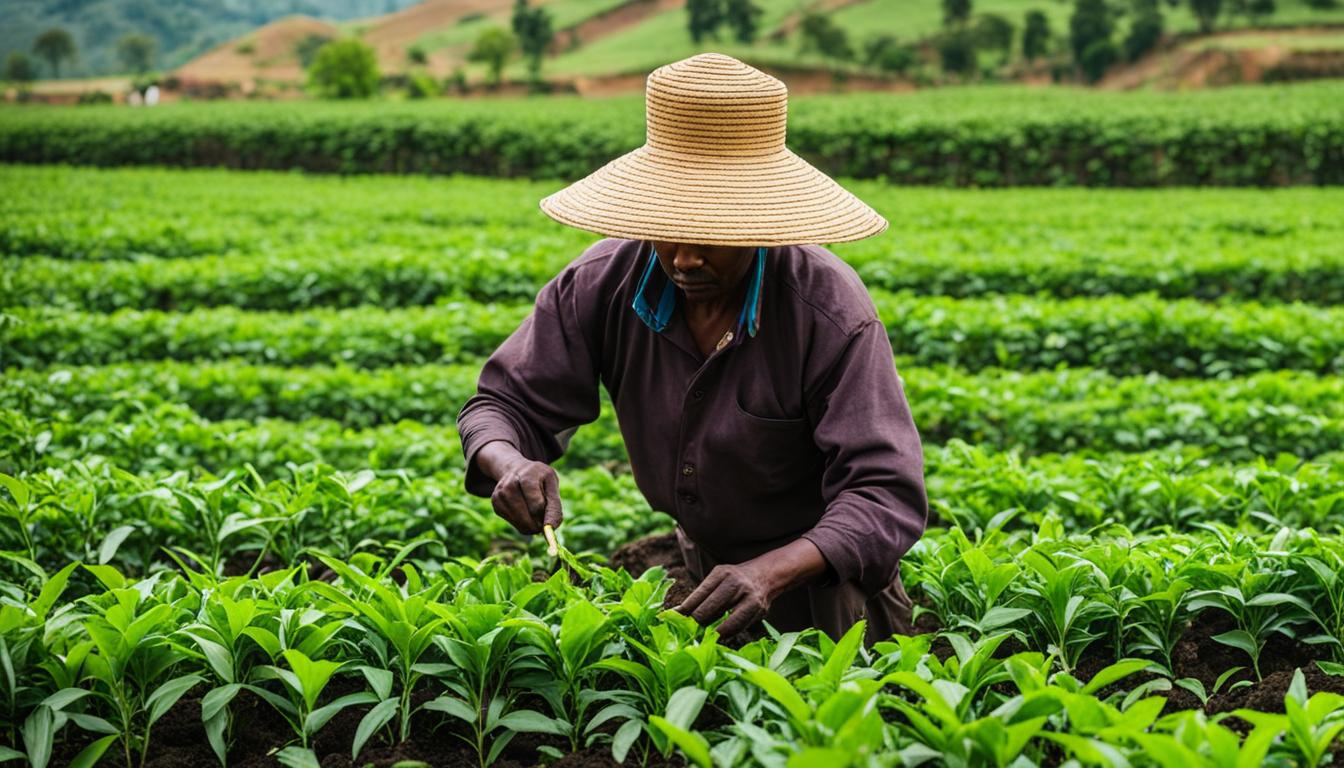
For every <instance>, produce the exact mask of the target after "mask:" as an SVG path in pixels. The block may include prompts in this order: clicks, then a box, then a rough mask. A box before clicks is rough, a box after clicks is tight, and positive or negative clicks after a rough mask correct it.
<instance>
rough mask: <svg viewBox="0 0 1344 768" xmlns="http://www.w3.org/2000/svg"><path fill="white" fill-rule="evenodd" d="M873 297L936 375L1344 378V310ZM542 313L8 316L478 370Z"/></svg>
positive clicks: (175, 355)
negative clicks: (949, 367)
mask: <svg viewBox="0 0 1344 768" xmlns="http://www.w3.org/2000/svg"><path fill="white" fill-rule="evenodd" d="M871 293H872V295H873V299H874V301H875V303H876V306H877V312H878V316H879V317H880V318H881V319H882V320H883V322H884V323H886V326H887V331H888V334H889V335H890V337H891V343H892V347H893V349H894V350H895V351H896V352H897V353H898V354H902V355H906V356H908V357H909V358H910V359H911V360H912V361H914V362H917V363H919V364H922V365H928V364H936V363H947V364H953V365H959V366H962V367H965V368H968V369H972V370H976V369H981V368H986V367H991V366H1005V367H1013V368H1026V369H1032V368H1054V367H1056V366H1061V365H1082V366H1094V367H1098V368H1104V369H1107V370H1110V371H1112V372H1115V373H1120V374H1139V373H1144V372H1155V373H1160V374H1165V375H1171V376H1211V377H1213V376H1219V377H1226V376H1232V375H1237V374H1245V373H1253V372H1257V371H1265V370H1272V369H1278V368H1290V369H1296V370H1303V371H1314V372H1319V373H1339V372H1344V309H1336V308H1328V309H1327V308H1319V307H1312V306H1307V305H1283V306H1263V305H1258V304H1251V303H1247V304H1228V305H1220V306H1210V305H1208V304H1204V303H1201V302H1197V301H1188V300H1187V301H1165V300H1162V299H1160V298H1158V297H1156V296H1152V295H1141V296H1135V297H1116V298H1112V297H1106V298H1101V299H1069V300H1054V299H1038V298H1033V297H1021V296H993V297H987V298H974V299H948V298H935V297H924V296H918V295H915V294H910V293H886V292H883V291H876V290H875V291H871ZM530 309H531V305H530V304H477V303H474V302H462V301H449V302H447V303H444V304H441V305H436V306H432V307H412V308H398V309H390V310H378V309H374V308H365V307H359V308H354V309H339V310H332V309H313V310H306V311H299V312H294V313H289V314H277V313H273V312H250V311H246V310H238V309H234V308H233V307H215V308H209V309H196V310H192V311H190V312H162V311H143V312H142V311H138V310H119V311H117V312H112V313H109V314H94V313H87V312H82V311H72V310H54V309H50V308H34V309H27V308H14V309H12V310H9V314H8V317H7V318H5V317H3V316H0V322H5V325H4V326H3V327H0V344H3V346H0V365H24V366H40V365H48V364H55V363H61V364H104V363H115V362H123V361H128V360H145V359H158V358H172V359H176V360H193V359H199V360H219V359H223V358H227V357H239V358H243V359H247V360H251V361H254V362H275V363H283V364H288V365H311V364H320V363H338V362H344V363H349V364H351V365H357V366H364V367H376V366H384V365H391V364H395V363H430V362H437V363H453V362H464V361H469V360H474V359H479V358H480V357H482V356H484V355H487V354H489V353H490V352H491V351H493V350H494V348H495V347H496V346H497V345H498V344H499V343H500V342H501V341H503V340H504V338H505V337H506V336H507V335H508V334H509V333H510V332H512V330H513V329H514V328H515V327H517V325H518V323H519V322H520V321H521V320H522V319H523V317H525V316H526V315H527V313H528V312H529V311H530Z"/></svg>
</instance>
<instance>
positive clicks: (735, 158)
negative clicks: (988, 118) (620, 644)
mask: <svg viewBox="0 0 1344 768" xmlns="http://www.w3.org/2000/svg"><path fill="white" fill-rule="evenodd" d="M645 101H646V108H647V139H646V141H645V144H644V145H643V146H641V147H639V148H637V149H635V150H633V151H631V152H629V153H627V154H625V155H623V156H621V157H618V158H616V159H615V160H612V161H611V162H609V163H607V164H606V165H605V166H603V167H601V168H599V169H598V170H597V171H595V172H593V173H592V174H590V175H588V176H587V177H585V178H583V179H580V180H579V181H577V182H575V183H574V184H571V185H570V186H568V187H566V188H564V189H561V190H560V191H558V192H556V193H554V194H552V195H550V196H548V197H546V198H545V199H543V200H542V201H541V203H540V205H541V209H542V210H543V211H544V212H545V213H546V214H547V215H549V216H551V217H552V218H554V219H556V220H557V221H560V222H562V223H564V224H568V225H570V226H574V227H577V228H580V229H583V230H585V231H592V232H596V233H600V234H605V235H608V237H606V238H604V239H602V240H599V241H598V242H596V243H595V244H593V245H591V246H590V247H588V248H587V249H586V250H585V251H584V252H583V254H582V255H581V256H579V258H577V259H576V260H574V261H573V262H571V263H570V264H569V265H568V266H566V267H565V268H564V269H562V270H561V271H560V273H559V274H558V275H556V276H555V277H554V278H553V279H551V280H550V281H549V282H548V283H546V285H545V286H543V287H542V289H541V291H540V293H539V294H538V295H537V302H536V306H535V309H534V310H533V312H532V313H531V314H530V315H529V316H528V317H527V318H526V319H525V320H524V321H523V322H522V324H521V325H520V326H519V328H518V329H517V330H516V331H514V332H513V334H512V335H510V336H509V338H508V339H506V340H505V341H504V343H503V344H501V345H500V347H499V349H498V350H497V351H496V352H495V353H494V354H493V355H491V357H490V359H489V360H488V361H486V363H485V365H484V367H483V368H482V369H481V374H480V381H479V386H478V390H477V393H476V394H475V395H473V396H472V397H471V399H469V400H468V401H467V403H466V404H465V405H464V406H463V408H462V411H461V413H460V414H459V415H458V419H457V424H458V428H459V430H460V433H461V438H462V449H463V454H464V455H465V457H466V462H467V472H466V482H465V484H466V488H467V490H468V491H469V492H470V493H472V494H475V495H477V496H482V497H484V496H488V497H490V499H491V501H492V504H493V506H494V509H495V511H496V513H498V514H499V515H500V516H502V517H503V518H505V519H506V520H508V521H509V522H510V523H511V524H512V525H513V526H514V527H515V528H517V529H518V530H519V531H520V532H522V533H525V534H533V533H538V532H540V531H541V530H542V525H543V523H549V524H551V525H553V526H558V525H559V524H560V522H561V519H562V504H561V498H560V489H559V484H558V479H557V476H556V473H555V471H554V470H553V469H552V468H551V467H550V463H551V462H553V461H555V460H556V459H557V458H558V457H559V456H560V455H561V454H562V453H563V452H564V450H565V448H566V447H567V445H568V442H569V437H570V435H572V434H573V431H574V430H575V429H576V428H577V427H578V426H579V425H581V424H586V423H588V422H591V421H593V420H595V419H596V418H597V416H598V408H599V394H598V385H599V383H600V384H602V385H603V386H605V387H606V389H607V391H608V393H609V394H610V396H611V401H612V404H613V406H614V408H615V412H616V417H617V420H618V422H619V424H620V429H621V433H622V435H623V437H624V439H625V443H626V447H627V449H628V451H629V455H630V467H631V471H632V473H633V475H634V480H635V483H636V484H637V485H638V487H639V489H640V491H641V492H642V493H643V494H644V496H645V497H646V498H647V499H648V502H649V504H650V506H651V507H652V508H653V509H655V510H660V511H664V512H667V513H668V514H670V515H671V516H672V517H673V518H675V519H676V521H677V524H678V527H677V540H678V543H679V545H680V547H681V552H682V555H683V556H684V557H685V560H686V565H687V568H688V570H689V572H690V574H691V576H692V578H694V579H695V580H696V581H697V582H698V586H697V587H696V588H695V589H694V591H693V592H692V593H691V595H690V596H689V597H687V598H686V599H685V600H684V601H683V602H682V603H681V604H680V605H678V606H677V610H679V611H681V612H683V613H688V614H690V615H691V616H693V617H694V618H695V619H696V620H697V621H698V622H700V623H702V624H704V623H709V622H713V621H715V620H717V619H719V618H722V617H723V616H724V615H725V614H727V618H726V619H725V620H724V622H723V623H722V624H721V625H720V627H719V631H720V633H721V634H723V635H724V636H728V635H732V634H734V633H736V632H737V631H739V630H741V629H743V628H745V627H747V626H748V625H750V624H752V623H754V622H755V621H756V620H758V619H762V618H763V619H765V620H767V621H769V622H770V623H771V625H773V626H774V627H776V628H777V629H780V630H785V631H789V630H798V629H803V628H805V627H809V626H814V627H818V628H820V629H822V630H823V631H825V632H826V633H827V634H829V635H831V636H832V637H839V636H840V635H841V634H842V633H843V632H845V631H846V630H847V629H848V628H850V627H851V626H853V624H854V623H855V622H856V621H857V620H858V619H860V618H866V620H867V622H868V625H867V638H866V639H867V641H868V642H869V643H870V644H871V643H872V642H874V641H876V640H880V639H886V638H888V637H890V636H891V635H892V633H896V632H899V633H905V634H909V633H910V632H911V631H912V626H911V621H910V614H911V607H912V606H911V601H910V598H909V597H908V596H907V595H906V593H905V590H904V588H903V587H902V586H901V581H900V574H899V570H898V565H899V563H900V559H901V557H902V556H903V555H904V554H905V552H906V551H907V550H908V549H909V548H910V546H911V545H912V544H914V543H915V541H916V540H917V539H918V538H919V537H920V536H921V535H922V534H923V532H924V526H925V523H926V520H927V514H928V502H927V498H926V496H925V490H924V474H923V472H924V468H923V458H922V452H921V448H920V440H919V435H918V433H917V432H916V430H915V425H914V423H913V421H912V419H911V416H910V410H909V407H908V406H907V404H906V400H905V395H904V392H903V390H902V384H901V380H900V378H899V377H898V375H897V372H896V367H895V364H894V362H893V359H892V348H891V342H890V341H889V340H888V338H887V332H886V329H885V328H884V327H883V325H882V322H881V321H880V320H879V319H878V317H877V313H876V310H875V309H874V306H873V302H872V299H871V298H870V297H869V296H868V293H867V291H866V289H865V288H864V285H863V283H862V281H860V279H859V277H858V275H857V274H856V273H855V272H854V270H853V269H852V268H850V267H849V266H848V265H846V264H845V263H844V262H842V261H841V260H840V259H839V258H838V257H836V256H835V255H834V254H832V253H831V252H830V251H829V250H827V249H826V248H824V247H822V246H821V245H816V243H833V242H844V241H852V240H858V239H861V238H865V237H870V236H872V235H876V234H879V233H881V232H882V231H884V230H885V229H886V227H887V221H886V219H884V218H883V217H882V216H880V215H879V214H878V213H876V212H875V211H874V210H872V209H871V208H869V207H868V206H867V205H865V204H864V203H863V202H861V201H860V200H858V198H856V197H854V196H853V195H852V194H850V193H849V192H847V191H846V190H845V189H843V188H842V187H840V186H839V185H838V184H836V183H835V182H834V181H832V180H831V179H830V178H828V177H827V176H826V175H825V174H823V173H822V172H821V171H819V170H817V169H816V168H814V167H813V166H811V165H810V164H808V163H807V162H806V161H804V160H802V159H801V158H799V157H798V156H797V155H795V154H793V153H792V152H791V151H790V150H788V149H786V148H785V146H784V132H785V117H786V101H787V91H786V89H785V86H784V84H783V83H781V82H780V81H779V80H776V79H775V78H773V77H771V76H769V75H766V74H764V73H762V72H760V71H759V70H756V69H754V68H752V67H750V66H747V65H746V64H743V63H742V62H740V61H738V60H737V59H734V58H732V57H729V56H725V55H723V54H718V53H703V54H700V55H697V56H693V57H691V58H688V59H684V60H682V61H678V62H675V63H673V64H669V65H666V66H664V67H661V68H659V69H657V70H655V71H654V72H653V73H652V74H650V75H649V77H648V81H647V84H646V93H645Z"/></svg>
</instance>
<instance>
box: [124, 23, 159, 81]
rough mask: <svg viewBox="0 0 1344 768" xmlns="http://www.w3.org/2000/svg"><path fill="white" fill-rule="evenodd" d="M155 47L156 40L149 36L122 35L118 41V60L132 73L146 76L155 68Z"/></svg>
mask: <svg viewBox="0 0 1344 768" xmlns="http://www.w3.org/2000/svg"><path fill="white" fill-rule="evenodd" d="M155 47H156V43H155V42H154V38H152V37H150V36H149V35H141V34H136V33H132V34H129V35H122V37H121V39H120V40H118V41H117V59H118V60H119V61H120V62H121V65H122V66H123V67H125V68H126V69H128V70H130V71H131V72H134V73H135V74H137V75H140V74H144V73H145V72H148V71H149V70H150V69H151V68H152V67H153V66H154V49H155Z"/></svg>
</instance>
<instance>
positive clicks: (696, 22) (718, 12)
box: [686, 0, 727, 45]
mask: <svg viewBox="0 0 1344 768" xmlns="http://www.w3.org/2000/svg"><path fill="white" fill-rule="evenodd" d="M726 17H727V9H726V8H724V0H686V28H687V30H688V31H690V33H691V41H692V42H694V43H696V44H697V45H698V44H699V43H700V41H701V40H702V39H704V38H706V37H714V38H716V39H717V37H718V29H719V25H720V24H722V23H723V22H724V19H725V18H726Z"/></svg>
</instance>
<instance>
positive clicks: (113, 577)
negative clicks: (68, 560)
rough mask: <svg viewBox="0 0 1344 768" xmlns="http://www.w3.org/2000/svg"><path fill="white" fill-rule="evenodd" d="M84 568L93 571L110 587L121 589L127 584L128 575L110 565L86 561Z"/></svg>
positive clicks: (95, 575) (105, 585)
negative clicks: (93, 563) (91, 563)
mask: <svg viewBox="0 0 1344 768" xmlns="http://www.w3.org/2000/svg"><path fill="white" fill-rule="evenodd" d="M84 570H86V571H88V572H89V573H92V574H93V575H94V577H96V578H97V579H98V581H101V582H102V583H103V586H104V587H107V588H108V589H121V588H122V587H125V586H126V577H124V576H122V575H121V572H120V571H118V570H117V569H116V568H113V567H112V566H110V565H89V564H88V563H85V564H84Z"/></svg>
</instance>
